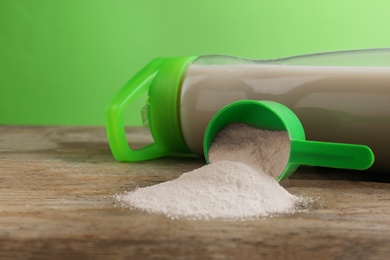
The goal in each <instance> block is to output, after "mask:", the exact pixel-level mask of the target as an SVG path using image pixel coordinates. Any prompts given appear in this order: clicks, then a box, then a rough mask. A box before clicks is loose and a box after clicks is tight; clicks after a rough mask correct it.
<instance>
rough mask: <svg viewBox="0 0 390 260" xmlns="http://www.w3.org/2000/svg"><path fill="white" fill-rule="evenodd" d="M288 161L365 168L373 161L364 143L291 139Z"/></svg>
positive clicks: (344, 167) (372, 155)
mask: <svg viewBox="0 0 390 260" xmlns="http://www.w3.org/2000/svg"><path fill="white" fill-rule="evenodd" d="M289 163H295V164H301V165H311V166H324V167H331V168H343V169H353V170H365V169H368V168H369V167H370V166H371V165H372V164H373V163H374V154H373V152H372V151H371V149H370V148H369V147H368V146H365V145H357V144H340V143H328V142H317V141H306V140H291V148H290V158H289Z"/></svg>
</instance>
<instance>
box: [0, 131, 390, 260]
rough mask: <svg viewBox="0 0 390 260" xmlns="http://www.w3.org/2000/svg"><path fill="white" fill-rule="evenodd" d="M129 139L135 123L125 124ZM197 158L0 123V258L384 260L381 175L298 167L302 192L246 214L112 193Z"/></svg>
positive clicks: (385, 181)
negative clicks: (280, 211) (137, 155)
mask: <svg viewBox="0 0 390 260" xmlns="http://www.w3.org/2000/svg"><path fill="white" fill-rule="evenodd" d="M128 135H129V136H130V137H135V140H136V142H137V143H138V144H140V145H141V144H142V143H145V142H147V141H148V138H147V135H146V134H145V133H144V132H143V131H141V130H140V129H136V128H131V129H128ZM202 165H204V161H203V160H202V159H199V158H174V157H172V158H164V159H158V160H153V161H148V162H139V163H120V162H116V161H114V159H113V158H112V155H111V152H110V150H109V147H108V144H107V140H106V135H105V131H104V128H102V127H63V126H62V127H33V126H0V194H1V196H0V259H11V258H12V259H151V258H152V259H259V258H261V259H312V258H313V257H316V258H318V259H387V257H388V255H389V254H390V247H389V245H390V178H389V174H376V173H369V172H357V171H340V170H332V169H321V168H312V167H306V168H300V169H299V170H298V171H297V172H296V173H295V174H294V175H293V176H292V177H291V178H290V179H288V180H286V181H284V182H283V183H282V185H283V186H284V187H285V188H286V189H287V190H288V191H290V192H291V193H293V194H296V195H300V196H305V197H307V198H310V199H311V202H310V203H308V204H307V205H302V209H301V210H300V211H299V212H297V213H294V214H291V215H280V216H274V217H272V218H264V219H257V220H251V221H222V220H209V221H206V220H202V221H190V220H186V219H179V220H171V219H169V218H166V217H164V216H161V215H154V214H146V213H143V212H140V211H137V210H131V209H128V208H123V207H121V206H120V205H118V204H117V203H116V202H115V199H114V195H115V194H120V193H123V192H125V191H127V190H131V189H134V188H135V187H136V186H147V185H153V184H157V183H160V182H164V181H167V180H171V179H174V178H177V177H178V176H180V174H182V173H183V172H186V171H190V170H193V169H195V168H198V167H200V166H202Z"/></svg>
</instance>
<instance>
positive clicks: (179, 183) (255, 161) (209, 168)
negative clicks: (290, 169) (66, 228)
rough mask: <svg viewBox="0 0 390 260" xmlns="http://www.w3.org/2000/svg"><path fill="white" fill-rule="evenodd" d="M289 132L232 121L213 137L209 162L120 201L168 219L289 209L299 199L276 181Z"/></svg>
mask: <svg viewBox="0 0 390 260" xmlns="http://www.w3.org/2000/svg"><path fill="white" fill-rule="evenodd" d="M289 145H290V140H289V138H288V136H287V133H286V132H279V131H266V130H261V129H256V128H254V127H250V126H248V125H243V124H232V125H229V126H228V127H226V128H224V129H223V130H222V131H221V132H220V133H219V134H218V136H217V137H216V138H215V140H214V142H213V144H212V146H211V148H210V151H209V159H210V162H211V163H210V164H209V165H205V166H203V167H201V168H199V169H196V170H194V171H191V172H187V173H184V174H182V175H181V176H180V177H179V178H177V179H174V180H172V181H167V182H164V183H160V184H157V185H154V186H149V187H144V188H138V189H136V190H134V191H130V192H127V193H125V194H123V195H117V196H116V197H117V200H118V201H119V202H120V203H121V204H122V205H123V206H126V207H131V208H136V209H141V210H144V211H147V212H150V213H160V214H164V215H166V216H168V217H170V218H181V217H185V218H189V219H212V218H222V219H231V220H238V219H248V218H255V217H264V216H269V215H271V214H274V213H287V212H290V211H292V210H293V209H294V207H295V205H296V203H297V201H298V198H297V197H296V196H294V195H291V194H290V193H288V192H287V191H286V190H285V189H284V188H283V187H282V186H280V185H279V183H278V182H277V181H276V179H277V177H278V175H279V174H280V173H281V172H282V171H283V169H284V166H285V165H286V162H287V160H288V156H289Z"/></svg>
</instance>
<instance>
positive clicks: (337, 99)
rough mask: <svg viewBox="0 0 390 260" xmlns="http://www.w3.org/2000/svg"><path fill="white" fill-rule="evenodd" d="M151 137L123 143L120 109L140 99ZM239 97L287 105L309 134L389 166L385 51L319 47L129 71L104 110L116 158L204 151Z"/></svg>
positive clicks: (388, 60)
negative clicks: (360, 147)
mask: <svg viewBox="0 0 390 260" xmlns="http://www.w3.org/2000/svg"><path fill="white" fill-rule="evenodd" d="M140 97H141V98H142V99H143V102H142V104H140V105H139V111H143V113H144V119H145V121H148V127H149V128H150V131H151V133H152V136H153V139H154V143H152V144H150V145H148V146H146V147H144V148H141V149H138V150H135V149H131V148H130V146H129V145H128V143H127V139H126V134H125V130H124V121H123V117H124V111H125V109H126V107H127V106H128V105H129V104H131V103H132V102H134V101H135V100H136V99H137V98H138V99H139V98H140ZM238 100H271V101H276V102H278V103H281V104H283V105H285V106H287V107H288V108H289V109H291V110H292V111H293V112H294V113H295V114H296V115H297V116H298V118H299V119H300V121H301V123H302V125H303V128H304V129H305V133H306V137H307V138H308V139H311V140H317V141H323V142H338V143H350V144H364V145H367V146H368V147H370V148H371V149H372V151H373V153H374V154H375V163H374V166H373V167H371V168H372V169H376V170H380V171H385V172H386V171H389V170H390V161H389V160H387V150H388V147H390V138H388V135H389V133H390V49H370V50H355V51H342V52H331V53H320V54H311V55H302V56H295V57H289V58H283V59H275V60H249V59H241V58H236V57H229V56H221V55H211V56H210V55H209V56H200V57H179V58H159V59H155V60H153V61H151V62H150V63H149V64H148V65H147V66H146V67H145V68H143V69H142V70H141V71H140V72H138V73H137V74H136V75H134V77H133V78H131V79H130V81H128V82H127V84H125V86H124V87H123V88H122V89H121V90H120V91H119V92H118V93H117V95H116V96H115V97H114V98H113V99H112V100H111V102H110V103H109V104H108V106H107V108H106V125H107V134H108V139H109V143H110V147H111V150H112V152H113V155H114V157H115V159H117V160H119V161H140V160H148V159H154V158H158V157H162V156H166V155H169V154H172V153H190V154H198V155H200V156H203V145H202V144H203V137H204V132H205V129H206V127H207V124H208V123H209V121H210V120H211V119H212V117H213V116H214V115H215V114H216V113H217V112H218V111H219V110H220V109H221V108H223V107H224V106H226V105H228V104H230V103H233V102H235V101H238Z"/></svg>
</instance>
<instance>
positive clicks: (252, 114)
mask: <svg viewBox="0 0 390 260" xmlns="http://www.w3.org/2000/svg"><path fill="white" fill-rule="evenodd" d="M232 123H244V124H247V125H250V126H253V127H256V128H259V129H266V130H274V131H286V132H287V133H288V136H289V138H290V141H291V143H290V155H289V160H288V163H287V165H286V167H285V169H284V171H283V172H281V174H280V175H279V178H278V181H281V180H283V179H286V178H288V177H289V176H290V175H291V174H293V173H294V172H295V170H296V169H297V168H298V166H299V165H311V166H324V167H332V168H343V169H355V170H365V169H368V168H369V167H370V166H371V165H372V164H373V163H374V154H373V152H372V151H371V149H370V148H369V147H367V146H364V145H357V144H340V143H329V142H315V141H307V140H306V137H305V132H304V129H303V127H302V124H301V122H300V121H299V119H298V117H297V116H296V115H295V114H294V113H293V112H292V111H291V110H290V109H289V108H287V107H286V106H284V105H282V104H280V103H277V102H274V101H256V100H242V101H237V102H234V103H232V104H230V105H228V106H226V107H224V108H222V109H221V110H220V111H219V112H218V113H217V114H216V115H215V116H214V117H213V118H212V120H211V121H210V122H209V124H208V126H207V129H206V132H205V136H204V143H203V149H204V156H205V159H206V161H207V163H209V160H208V152H209V149H210V146H211V144H212V141H213V139H214V138H215V137H216V136H217V134H218V133H219V132H220V131H221V130H222V129H223V128H224V127H226V126H227V125H229V124H232Z"/></svg>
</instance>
